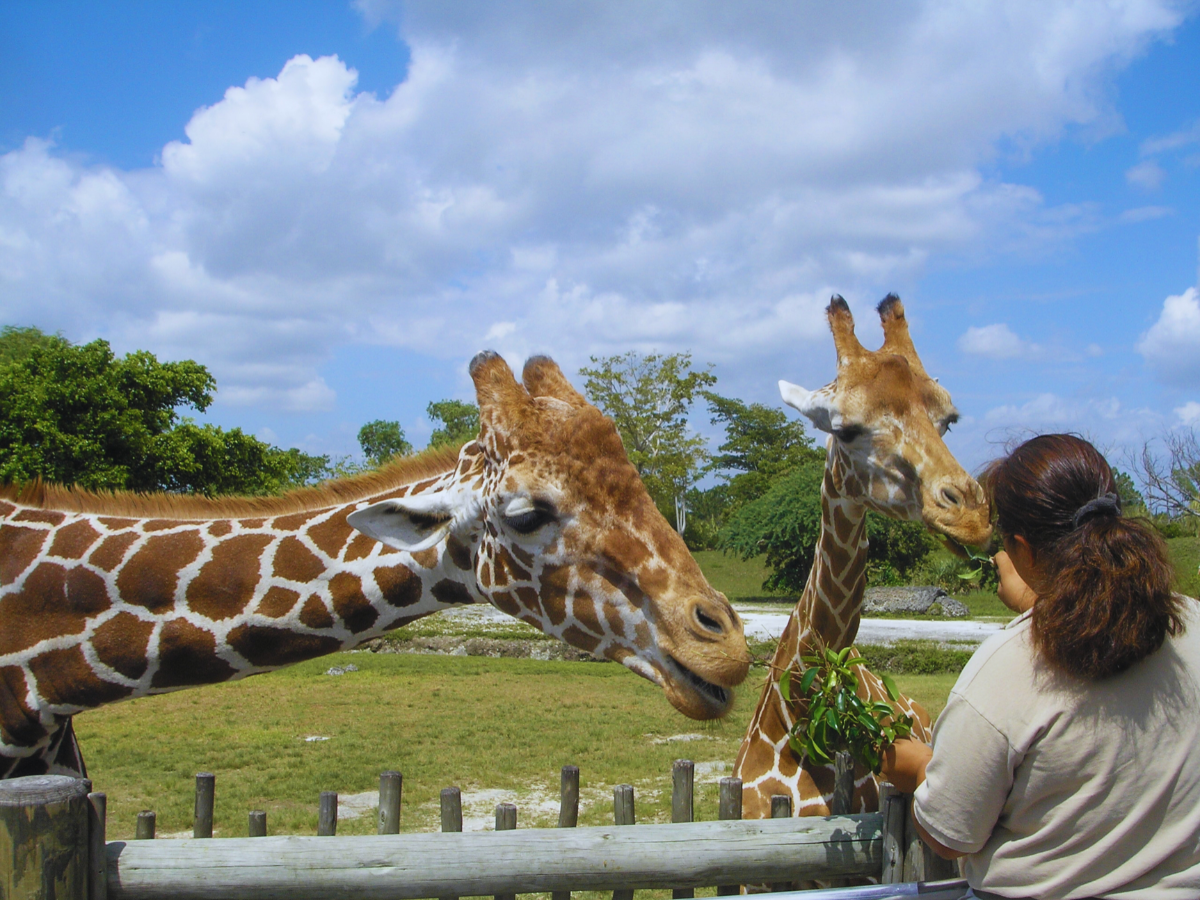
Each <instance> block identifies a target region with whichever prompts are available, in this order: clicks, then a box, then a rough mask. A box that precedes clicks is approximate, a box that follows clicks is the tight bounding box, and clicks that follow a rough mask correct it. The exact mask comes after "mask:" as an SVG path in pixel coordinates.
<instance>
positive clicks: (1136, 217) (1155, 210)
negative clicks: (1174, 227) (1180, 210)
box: [1120, 206, 1175, 224]
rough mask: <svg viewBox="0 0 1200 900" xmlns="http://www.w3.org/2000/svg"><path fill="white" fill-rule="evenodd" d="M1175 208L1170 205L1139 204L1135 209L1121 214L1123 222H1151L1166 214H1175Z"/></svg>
mask: <svg viewBox="0 0 1200 900" xmlns="http://www.w3.org/2000/svg"><path fill="white" fill-rule="evenodd" d="M1174 212H1175V211H1174V210H1173V209H1171V207H1169V206H1138V207H1135V208H1134V209H1127V210H1125V211H1123V212H1122V213H1121V215H1120V219H1121V221H1122V222H1131V223H1135V224H1136V223H1137V222H1150V221H1153V220H1154V219H1161V218H1163V217H1164V216H1169V215H1172V214H1174Z"/></svg>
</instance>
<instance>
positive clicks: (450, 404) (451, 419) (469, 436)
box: [425, 400, 479, 447]
mask: <svg viewBox="0 0 1200 900" xmlns="http://www.w3.org/2000/svg"><path fill="white" fill-rule="evenodd" d="M425 414H426V415H427V416H429V421H431V422H435V423H436V422H441V427H439V428H435V429H434V430H433V434H431V435H430V436H429V446H430V447H461V446H462V445H463V444H465V443H466V442H467V441H473V440H475V438H477V437H478V436H479V407H478V406H476V405H475V404H474V403H465V402H463V401H462V400H435V401H434V402H433V403H430V404H429V405H428V406H427V407H425Z"/></svg>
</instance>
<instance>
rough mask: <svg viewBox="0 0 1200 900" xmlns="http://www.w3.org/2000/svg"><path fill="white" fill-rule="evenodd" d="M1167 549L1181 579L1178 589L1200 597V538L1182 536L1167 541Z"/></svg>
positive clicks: (1190, 595)
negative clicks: (1199, 569) (1198, 570)
mask: <svg viewBox="0 0 1200 900" xmlns="http://www.w3.org/2000/svg"><path fill="white" fill-rule="evenodd" d="M1167 551H1168V552H1169V553H1170V554H1171V562H1172V564H1173V565H1174V566H1175V574H1176V577H1177V578H1178V579H1179V581H1178V587H1177V590H1178V591H1179V592H1180V593H1182V594H1187V595H1188V596H1189V597H1196V598H1197V599H1200V572H1197V568H1198V567H1200V538H1194V537H1180V538H1171V540H1169V541H1167Z"/></svg>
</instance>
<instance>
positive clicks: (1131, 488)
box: [1113, 469, 1146, 513]
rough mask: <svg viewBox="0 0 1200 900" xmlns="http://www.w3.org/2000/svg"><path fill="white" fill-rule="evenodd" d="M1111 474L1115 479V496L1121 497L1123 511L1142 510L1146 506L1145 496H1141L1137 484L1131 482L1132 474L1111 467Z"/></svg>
mask: <svg viewBox="0 0 1200 900" xmlns="http://www.w3.org/2000/svg"><path fill="white" fill-rule="evenodd" d="M1113 476H1114V477H1115V478H1116V481H1117V496H1119V497H1120V498H1121V509H1122V510H1124V511H1125V512H1127V513H1129V512H1133V511H1134V510H1144V509H1145V508H1146V498H1145V497H1143V496H1142V494H1141V492H1140V491H1139V490H1138V489H1137V485H1135V484H1134V482H1133V476H1131V475H1130V474H1129V473H1128V472H1122V471H1121V470H1120V469H1113Z"/></svg>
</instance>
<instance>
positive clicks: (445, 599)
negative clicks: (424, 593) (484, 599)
mask: <svg viewBox="0 0 1200 900" xmlns="http://www.w3.org/2000/svg"><path fill="white" fill-rule="evenodd" d="M430 593H431V594H433V596H434V597H435V598H437V601H438V602H439V603H474V602H475V600H474V598H472V597H471V592H470V591H468V590H467V586H466V585H465V584H460V583H459V582H457V581H450V580H449V579H445V578H444V579H442V580H441V581H439V582H438V583H437V584H435V585H434V586H433V587H432V588H431V589H430Z"/></svg>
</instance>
